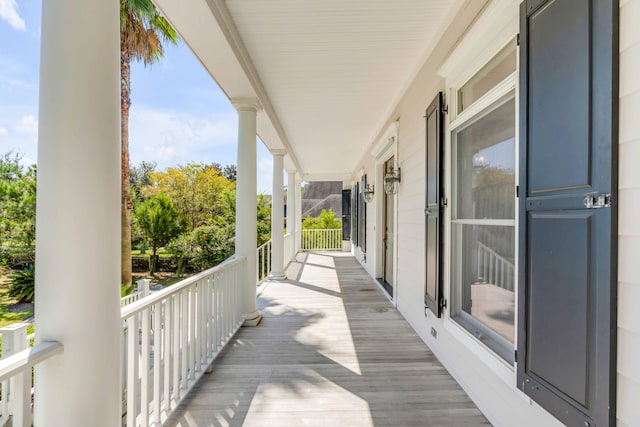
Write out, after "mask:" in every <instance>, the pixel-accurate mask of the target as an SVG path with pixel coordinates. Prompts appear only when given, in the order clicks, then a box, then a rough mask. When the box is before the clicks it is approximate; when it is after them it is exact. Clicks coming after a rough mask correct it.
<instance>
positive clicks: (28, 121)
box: [0, 0, 38, 135]
mask: <svg viewBox="0 0 640 427" xmlns="http://www.w3.org/2000/svg"><path fill="white" fill-rule="evenodd" d="M0 1H2V0H0ZM13 130H15V131H16V132H17V133H21V134H26V135H37V134H38V119H36V116H34V115H33V114H27V115H26V116H23V117H22V118H21V119H20V120H19V121H18V122H17V123H16V124H15V125H14V126H13Z"/></svg>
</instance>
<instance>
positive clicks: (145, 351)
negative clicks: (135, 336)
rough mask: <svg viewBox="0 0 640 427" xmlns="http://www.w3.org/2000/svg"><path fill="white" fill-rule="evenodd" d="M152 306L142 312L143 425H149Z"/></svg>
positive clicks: (141, 378) (141, 393)
mask: <svg viewBox="0 0 640 427" xmlns="http://www.w3.org/2000/svg"><path fill="white" fill-rule="evenodd" d="M150 310H151V307H149V308H147V309H146V310H144V311H143V312H142V348H141V351H140V353H141V359H142V363H141V364H140V415H141V417H140V420H141V424H142V425H143V426H146V425H149V349H150V347H151V345H150V339H149V338H150V336H149V335H150V333H149V330H150V329H151V328H150V324H149V316H150V314H151V313H150Z"/></svg>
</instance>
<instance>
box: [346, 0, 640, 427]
mask: <svg viewBox="0 0 640 427" xmlns="http://www.w3.org/2000/svg"><path fill="white" fill-rule="evenodd" d="M467 6H468V5H467ZM470 7H471V6H468V7H467V8H463V10H461V11H460V12H459V14H458V16H456V18H455V19H454V21H453V22H452V23H451V24H450V26H449V28H448V29H447V30H446V31H445V33H444V34H443V36H442V38H441V40H440V42H439V43H438V46H437V48H436V49H435V50H434V51H433V52H432V53H431V55H430V56H429V58H428V59H427V61H426V62H425V64H424V66H423V67H422V69H421V70H420V72H419V73H418V75H417V76H416V78H415V79H414V81H413V82H412V84H411V85H410V86H409V88H408V89H407V91H406V92H405V94H404V96H403V97H402V99H401V101H400V102H399V104H398V106H397V108H396V109H395V111H394V112H393V113H392V115H391V116H390V117H389V118H388V123H391V122H392V121H394V120H397V119H399V121H400V125H399V128H398V133H399V135H398V141H399V142H398V144H399V145H398V163H399V165H400V166H401V168H402V183H401V185H400V190H399V193H398V198H397V209H398V229H397V233H398V247H397V252H398V256H397V269H398V272H397V284H396V286H397V287H396V289H397V291H396V295H395V296H394V302H395V303H396V305H397V308H398V310H399V311H400V312H401V313H402V314H403V316H404V317H405V318H406V319H407V321H408V322H409V323H410V324H411V325H412V327H413V328H414V329H415V330H416V332H417V333H418V334H419V335H420V337H421V338H422V339H423V341H424V342H425V343H426V344H427V346H428V347H429V348H430V349H431V350H432V351H433V352H434V353H435V354H436V356H437V357H438V358H439V359H440V361H441V362H442V363H443V364H444V365H445V367H446V368H447V369H448V370H449V372H450V373H451V374H452V375H453V376H454V377H455V378H456V380H457V381H458V382H459V383H460V384H461V386H462V387H463V388H464V389H465V391H466V392H467V393H468V394H469V396H470V397H471V398H472V399H473V400H474V402H475V403H476V404H477V405H478V407H479V408H480V409H481V410H482V411H483V413H484V414H485V415H486V416H487V418H488V419H489V420H490V421H491V422H492V423H493V424H494V425H496V426H512V425H518V426H541V425H544V426H554V425H562V424H561V423H560V422H559V421H558V420H556V419H555V418H554V417H553V416H551V415H550V414H549V413H548V412H547V411H545V410H544V409H543V408H541V407H540V406H539V405H538V404H536V403H535V402H533V401H532V400H531V399H529V397H527V396H526V395H524V394H523V393H521V392H520V391H519V390H518V389H517V387H516V374H515V370H514V368H513V367H512V366H510V365H508V364H506V363H505V362H504V361H503V360H502V359H501V358H499V357H498V356H497V355H495V354H494V353H492V352H491V351H490V350H488V349H487V348H485V347H484V346H482V345H481V344H479V343H478V342H477V341H476V340H475V339H474V338H473V337H471V336H470V335H469V334H468V333H467V332H466V331H464V330H463V329H462V328H460V327H459V326H458V325H457V324H456V323H454V322H453V321H451V320H449V319H448V318H447V317H446V315H444V316H443V318H440V319H438V318H435V316H433V315H432V314H431V313H429V314H428V315H425V308H424V303H423V295H424V281H425V279H424V268H425V267H424V266H425V262H424V260H425V237H424V232H425V229H424V224H425V216H424V197H425V194H424V191H425V121H424V117H423V116H424V112H425V108H426V107H427V106H428V105H429V103H430V102H431V101H432V100H433V98H434V97H435V96H436V94H437V92H438V91H443V92H444V91H445V82H444V80H443V79H442V78H441V77H440V76H438V73H437V70H438V69H439V68H440V66H441V65H442V64H443V62H444V61H445V60H446V58H447V57H448V56H449V54H450V52H451V51H452V49H453V48H455V46H456V44H457V43H458V42H459V41H460V39H461V38H463V37H464V34H465V33H466V31H468V29H469V27H470V26H472V25H473V23H474V22H475V20H476V19H477V17H478V16H479V14H482V13H483V10H480V9H481V8H478V7H477V5H476V7H477V8H476V9H470ZM620 7H621V14H620V20H621V23H620V24H621V25H620V26H621V28H620V170H619V177H620V182H619V189H620V192H619V198H620V204H619V285H618V290H619V299H618V300H619V304H618V376H617V381H618V390H617V394H618V396H617V402H618V403H617V410H618V425H620V426H631V425H637V422H638V420H640V406H639V405H638V404H637V403H638V399H639V398H640V365H639V364H638V363H637V361H638V360H640V311H639V310H638V309H637V307H638V306H639V305H640V263H639V262H638V254H640V222H639V221H638V220H637V219H638V215H640V168H638V167H637V164H638V162H639V161H640V121H638V112H639V111H640V80H638V78H637V76H638V73H639V72H640V30H638V28H637V22H640V0H621V1H620ZM445 132H447V129H446V128H445ZM445 155H446V154H445ZM446 163H447V162H446V161H445V165H446ZM362 170H364V172H365V173H366V174H367V175H368V176H369V177H373V176H374V173H375V160H374V158H373V154H370V155H368V156H367V157H366V158H365V159H364V160H363V162H362V163H361V164H360V165H359V166H358V168H357V171H358V173H361V172H360V171H362ZM358 177H359V176H354V180H355V179H357V178H358ZM381 191H382V189H378V188H376V192H377V193H378V192H381ZM379 194H381V193H379ZM377 196H378V194H377V195H376V197H377ZM375 216H376V212H375V203H369V204H368V207H367V257H366V261H365V260H364V257H363V256H362V254H361V253H360V252H359V250H358V249H355V251H354V253H355V255H356V257H357V259H358V260H360V261H361V263H362V264H363V266H364V267H365V268H366V269H367V271H368V272H369V273H370V274H371V275H372V276H374V277H375V271H376V265H375V263H376V257H375V256H374V254H375V252H376V250H377V249H378V248H377V247H376V246H377V245H378V242H377V240H378V239H377V237H376V230H375V229H374V225H375ZM448 292H449V290H448V286H446V284H445V297H448ZM432 330H434V331H435V332H436V333H437V338H435V337H434V336H433V335H432Z"/></svg>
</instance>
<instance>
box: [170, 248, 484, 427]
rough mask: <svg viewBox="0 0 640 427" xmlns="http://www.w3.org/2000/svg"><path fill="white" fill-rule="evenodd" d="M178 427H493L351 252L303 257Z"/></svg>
mask: <svg viewBox="0 0 640 427" xmlns="http://www.w3.org/2000/svg"><path fill="white" fill-rule="evenodd" d="M286 273H287V276H288V279H287V280H285V281H277V282H275V281H267V282H264V283H263V284H262V285H261V286H260V288H259V291H258V292H259V295H258V308H259V310H260V311H261V313H262V316H263V319H262V322H261V324H260V327H258V328H242V329H241V330H240V331H239V332H238V333H237V334H236V335H235V337H234V338H233V339H232V340H231V341H230V342H229V344H228V345H227V346H226V347H225V350H223V351H222V352H221V353H220V355H219V356H218V358H217V359H216V360H215V361H214V362H213V365H212V366H213V372H212V373H211V374H208V375H204V376H203V377H202V378H201V380H200V382H199V383H198V384H196V385H195V386H194V388H193V390H192V391H191V392H190V394H188V395H187V396H186V397H185V399H184V400H183V403H182V404H181V405H180V406H179V407H178V408H177V409H176V410H175V411H174V413H173V415H172V416H171V417H170V418H169V420H168V422H167V425H169V426H182V427H186V426H240V425H245V426H285V425H305V426H316V425H317V426H326V425H336V426H337V425H343V426H347V425H349V426H373V425H376V426H382V425H405V426H409V425H425V422H427V421H428V425H431V426H437V425H447V426H451V425H469V426H475V425H488V424H489V423H488V421H487V420H486V419H485V417H484V416H483V415H482V414H481V412H480V411H479V410H478V408H476V406H475V405H474V404H473V402H472V401H471V399H469V397H468V396H467V395H466V394H465V392H464V391H463V390H462V389H461V387H460V386H459V385H458V384H457V383H456V382H455V381H454V379H453V378H452V377H451V375H449V373H448V372H447V371H446V370H445V368H444V367H443V366H442V364H440V362H439V361H438V360H437V359H436V357H435V356H434V355H433V353H432V352H431V351H430V350H429V349H428V348H427V347H426V346H425V345H424V343H423V342H422V340H421V339H420V338H419V337H418V335H417V334H416V333H415V331H414V330H413V329H412V328H411V327H410V326H409V324H408V323H407V322H406V320H405V319H404V318H403V317H402V315H401V314H400V313H399V312H398V311H397V310H396V309H395V308H394V307H393V305H392V304H391V303H390V302H389V300H388V298H387V296H386V294H384V293H383V291H382V290H381V289H380V288H379V287H378V285H377V284H376V283H375V282H374V281H373V279H371V277H370V276H369V275H368V274H367V272H366V271H365V270H364V269H363V268H362V266H361V265H360V263H358V261H357V260H356V259H355V258H354V257H353V256H351V254H349V253H344V252H311V253H299V254H298V255H297V256H296V259H295V260H294V261H292V262H291V263H290V264H289V267H288V268H287V271H286Z"/></svg>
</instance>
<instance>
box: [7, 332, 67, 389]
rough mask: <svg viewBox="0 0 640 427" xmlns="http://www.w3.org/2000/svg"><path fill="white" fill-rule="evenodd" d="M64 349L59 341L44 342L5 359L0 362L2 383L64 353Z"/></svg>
mask: <svg viewBox="0 0 640 427" xmlns="http://www.w3.org/2000/svg"><path fill="white" fill-rule="evenodd" d="M63 351H64V348H63V346H62V344H61V343H59V342H58V341H43V342H40V343H38V344H36V345H34V346H33V347H31V348H27V349H26V350H22V351H19V352H18V353H16V354H13V355H11V356H9V357H7V358H5V359H2V360H0V381H4V380H7V379H9V378H11V377H12V376H14V375H16V374H19V373H20V372H24V371H25V370H27V369H29V368H30V367H32V366H34V365H37V364H38V363H40V362H42V361H44V360H46V359H48V358H50V357H52V356H55V355H56V354H59V353H62V352H63Z"/></svg>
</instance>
